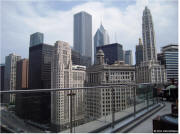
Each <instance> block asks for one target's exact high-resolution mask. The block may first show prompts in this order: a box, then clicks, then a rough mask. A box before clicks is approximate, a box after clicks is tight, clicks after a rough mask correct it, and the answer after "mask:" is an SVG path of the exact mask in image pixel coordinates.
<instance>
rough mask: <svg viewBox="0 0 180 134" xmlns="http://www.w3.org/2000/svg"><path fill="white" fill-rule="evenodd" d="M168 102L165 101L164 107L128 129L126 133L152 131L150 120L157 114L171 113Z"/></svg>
mask: <svg viewBox="0 0 180 134" xmlns="http://www.w3.org/2000/svg"><path fill="white" fill-rule="evenodd" d="M171 104H172V103H170V102H165V105H166V106H165V107H164V108H163V109H161V110H160V111H158V112H157V113H155V114H153V115H152V116H151V117H150V118H148V119H147V120H145V121H144V122H142V123H141V124H139V125H138V126H137V127H135V128H133V129H132V130H130V131H129V132H128V133H153V127H152V120H153V119H154V118H155V117H156V116H158V115H164V114H170V113H171Z"/></svg>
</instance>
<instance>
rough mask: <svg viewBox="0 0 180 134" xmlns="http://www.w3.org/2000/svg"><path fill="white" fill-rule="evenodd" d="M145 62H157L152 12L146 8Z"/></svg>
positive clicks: (143, 30) (144, 17)
mask: <svg viewBox="0 0 180 134" xmlns="http://www.w3.org/2000/svg"><path fill="white" fill-rule="evenodd" d="M142 36H143V45H144V47H143V49H144V50H143V51H144V52H143V60H144V61H149V60H155V61H156V60H157V54H156V46H155V33H154V26H153V21H152V16H151V12H150V10H149V9H148V8H147V7H145V10H144V11H143V17H142Z"/></svg>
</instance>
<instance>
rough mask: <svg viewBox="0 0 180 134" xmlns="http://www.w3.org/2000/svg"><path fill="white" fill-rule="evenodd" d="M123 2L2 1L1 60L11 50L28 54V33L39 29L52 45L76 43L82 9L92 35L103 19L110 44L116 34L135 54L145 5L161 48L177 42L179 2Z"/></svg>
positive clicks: (140, 34) (141, 0)
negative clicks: (90, 20) (76, 25)
mask: <svg viewBox="0 0 180 134" xmlns="http://www.w3.org/2000/svg"><path fill="white" fill-rule="evenodd" d="M120 2H123V1H99V2H96V1H89V2H88V1H87V2H86V1H82V2H77V3H76V2H74V3H73V4H71V3H72V1H69V2H65V1H53V4H51V2H50V1H38V2H36V1H28V2H25V1H16V2H14V1H3V2H2V13H1V14H2V22H1V23H2V30H1V37H2V41H1V44H0V45H1V62H4V57H5V56H6V55H8V54H9V53H11V52H14V53H16V54H18V55H22V57H28V48H29V36H30V34H32V33H34V32H37V31H38V32H42V33H44V36H45V43H48V44H51V45H53V44H54V43H55V42H56V41H57V40H63V41H66V42H69V43H70V45H71V46H73V15H74V14H75V13H77V12H79V11H82V10H84V11H87V12H88V13H90V14H91V15H92V18H93V29H92V31H93V36H94V34H95V32H96V30H97V28H98V27H99V25H100V22H101V20H103V21H102V23H103V25H104V27H105V29H106V30H107V31H108V33H109V35H110V41H111V43H114V42H116V40H115V36H116V39H117V41H118V42H119V43H120V44H122V45H123V48H124V49H125V50H128V49H131V50H133V57H134V53H135V45H136V44H138V38H139V37H142V12H143V10H144V7H145V6H146V5H148V7H149V8H150V10H151V14H152V17H153V22H154V29H155V34H156V46H157V48H158V51H160V47H162V46H164V45H167V44H169V43H178V6H177V3H178V1H176V0H174V1H165V2H164V1H161V0H158V1H157V0H156V1H155V0H154V1H153V0H152V1H147V0H136V1H133V4H130V3H127V2H126V6H125V7H124V6H122V5H120V6H119V5H118V3H120ZM54 3H56V8H55V7H54V6H55V4H54ZM64 5H68V9H65V8H63V6H64ZM57 7H59V8H57ZM61 7H62V9H61ZM70 7H71V8H70ZM115 33H116V35H115ZM92 38H93V37H92ZM134 59H135V57H134ZM134 63H135V62H134Z"/></svg>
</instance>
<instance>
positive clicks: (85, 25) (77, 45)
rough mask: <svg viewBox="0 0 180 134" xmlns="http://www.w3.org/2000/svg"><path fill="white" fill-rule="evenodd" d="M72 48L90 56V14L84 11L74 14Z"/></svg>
mask: <svg viewBox="0 0 180 134" xmlns="http://www.w3.org/2000/svg"><path fill="white" fill-rule="evenodd" d="M74 49H75V50H76V51H77V52H79V53H80V54H81V55H82V56H87V57H91V58H92V16H91V15H90V14H88V13H86V12H84V11H82V12H79V13H77V14H75V15H74Z"/></svg>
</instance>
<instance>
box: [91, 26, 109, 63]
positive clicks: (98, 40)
mask: <svg viewBox="0 0 180 134" xmlns="http://www.w3.org/2000/svg"><path fill="white" fill-rule="evenodd" d="M109 43H110V42H109V35H108V33H107V31H106V30H105V29H104V27H103V25H102V24H101V26H100V28H98V30H97V31H96V34H95V35H94V64H95V63H96V47H98V46H103V45H107V44H109Z"/></svg>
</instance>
